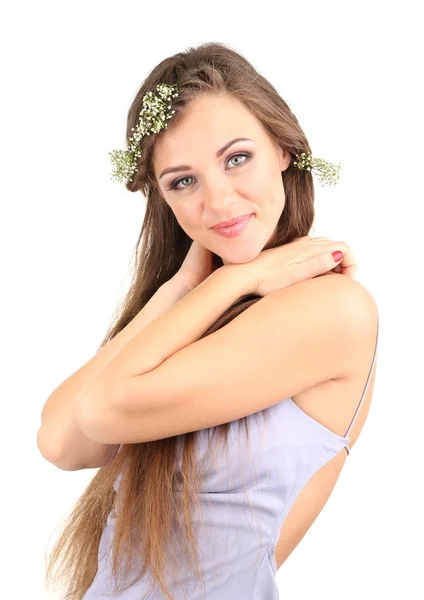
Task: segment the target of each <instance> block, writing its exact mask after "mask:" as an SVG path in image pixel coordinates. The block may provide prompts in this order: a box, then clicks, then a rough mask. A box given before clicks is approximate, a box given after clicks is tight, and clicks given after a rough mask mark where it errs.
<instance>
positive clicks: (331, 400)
mask: <svg viewBox="0 0 424 600" xmlns="http://www.w3.org/2000/svg"><path fill="white" fill-rule="evenodd" d="M332 274H334V275H336V277H326V276H322V277H319V278H318V280H321V282H320V284H319V285H317V283H318V280H310V281H311V284H310V285H308V286H304V288H306V287H308V288H309V290H308V292H306V293H308V294H309V298H310V299H312V298H313V297H314V292H317V293H318V295H320V294H322V297H325V296H326V294H327V293H334V294H335V295H336V297H338V298H339V299H344V301H345V302H346V306H347V313H346V317H347V318H349V321H350V322H351V323H352V326H350V325H349V326H348V327H347V328H346V329H345V330H344V335H345V339H346V343H348V338H347V336H348V335H352V336H353V339H355V340H356V341H355V347H354V348H352V347H351V348H350V352H349V369H348V370H347V371H346V373H345V375H344V376H343V377H339V378H333V379H330V380H328V381H324V382H321V383H318V384H316V385H314V386H311V387H310V388H308V389H306V390H302V391H301V392H300V393H298V394H295V395H293V396H292V400H293V402H294V403H295V404H296V405H297V406H298V407H299V408H300V409H301V410H302V411H303V412H305V413H306V414H307V415H309V416H310V417H312V418H313V419H314V420H315V421H318V422H319V423H321V424H322V425H324V427H326V428H327V429H329V430H330V431H332V432H334V433H336V434H337V435H341V436H344V435H345V434H346V431H347V429H348V426H349V424H350V423H351V421H352V418H353V416H354V414H355V412H356V410H357V407H358V405H359V402H360V400H361V397H362V395H363V394H365V395H364V399H363V403H362V406H361V410H360V411H359V414H358V416H357V419H356V421H355V424H354V426H353V428H352V430H351V431H350V433H349V438H350V440H351V443H350V447H352V446H353V445H354V444H355V442H356V440H357V439H358V437H359V435H360V433H361V430H362V428H363V426H364V423H365V420H366V418H367V416H368V412H369V410H370V405H371V401H372V397H373V391H374V382H375V377H376V370H377V360H374V358H375V353H376V350H377V339H378V308H377V304H376V302H375V300H374V298H373V296H372V295H371V294H370V292H369V291H368V290H367V289H366V288H365V287H364V286H363V285H362V284H361V283H359V282H358V281H355V280H353V279H350V278H348V277H345V276H343V275H338V274H337V273H332ZM314 281H315V284H314V283H312V282H314ZM305 291H306V290H305ZM349 332H351V334H350V333H349Z"/></svg>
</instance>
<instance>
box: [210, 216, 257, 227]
mask: <svg viewBox="0 0 424 600" xmlns="http://www.w3.org/2000/svg"><path fill="white" fill-rule="evenodd" d="M251 214H252V213H248V214H247V215H241V216H240V217H235V218H234V219H231V220H230V221H222V223H217V224H216V225H213V227H211V229H222V228H223V227H231V226H232V225H235V224H236V223H239V222H240V221H243V220H244V219H247V217H250V215H251Z"/></svg>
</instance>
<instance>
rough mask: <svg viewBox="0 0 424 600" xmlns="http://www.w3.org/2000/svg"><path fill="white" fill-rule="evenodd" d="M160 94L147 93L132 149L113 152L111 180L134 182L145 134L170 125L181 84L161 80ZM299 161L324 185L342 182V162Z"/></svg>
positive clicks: (306, 158) (299, 165)
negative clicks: (173, 100) (178, 87)
mask: <svg viewBox="0 0 424 600" xmlns="http://www.w3.org/2000/svg"><path fill="white" fill-rule="evenodd" d="M156 92H157V93H156V95H155V96H154V95H153V93H152V92H147V93H146V94H145V95H144V96H143V108H142V110H141V112H140V116H139V121H140V122H139V124H138V125H137V127H136V128H134V127H132V128H131V131H134V133H133V135H132V137H131V138H130V140H129V143H128V150H112V151H111V152H109V156H110V160H111V162H112V163H113V165H114V170H113V172H112V176H111V179H113V180H115V181H118V182H119V183H125V182H130V181H132V178H133V176H134V174H135V172H136V170H137V159H138V158H140V156H141V153H142V150H141V147H140V141H141V139H142V138H143V136H145V135H150V134H151V133H158V132H159V131H161V129H166V128H167V127H168V123H167V121H168V120H169V119H170V118H171V117H172V115H173V114H174V113H175V110H172V105H171V98H176V97H177V96H178V90H177V84H174V85H168V84H166V83H160V84H158V85H157V86H156ZM296 158H297V160H296V161H294V162H293V165H294V166H295V167H297V168H298V169H300V170H301V171H313V173H316V176H317V178H318V180H319V181H320V183H321V185H335V184H336V183H338V181H339V173H340V167H341V165H340V164H333V163H329V162H327V161H325V160H323V159H322V158H313V157H312V155H311V154H310V153H306V152H302V153H301V154H300V155H299V154H296Z"/></svg>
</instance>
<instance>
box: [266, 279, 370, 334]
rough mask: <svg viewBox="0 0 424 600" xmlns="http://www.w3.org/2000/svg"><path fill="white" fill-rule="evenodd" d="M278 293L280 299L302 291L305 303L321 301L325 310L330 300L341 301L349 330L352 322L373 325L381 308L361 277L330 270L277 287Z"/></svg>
mask: <svg viewBox="0 0 424 600" xmlns="http://www.w3.org/2000/svg"><path fill="white" fill-rule="evenodd" d="M273 295H274V296H275V297H276V299H277V302H278V301H279V300H280V299H282V298H287V297H288V295H293V296H297V295H301V296H303V298H304V301H305V304H309V303H310V302H318V303H320V305H321V307H322V309H323V310H325V306H326V303H327V304H328V305H334V303H337V304H338V306H339V309H338V310H340V311H342V313H343V314H344V315H345V317H346V318H347V322H346V325H347V330H345V332H346V333H348V332H349V325H351V326H352V327H355V326H357V325H359V326H362V327H364V328H365V329H367V325H369V326H370V327H371V329H373V324H374V323H375V320H376V315H377V312H378V308H377V304H376V301H375V299H374V297H373V296H372V294H371V293H370V292H369V290H367V288H366V287H365V286H364V285H363V284H362V283H360V282H359V281H357V280H355V279H352V278H350V277H347V276H346V275H341V274H339V273H334V271H330V272H329V273H325V274H324V275H321V276H318V277H315V278H313V279H307V280H305V281H302V282H300V283H297V284H295V285H293V286H290V287H288V288H283V289H281V290H277V291H276V292H274V293H273V294H271V296H273Z"/></svg>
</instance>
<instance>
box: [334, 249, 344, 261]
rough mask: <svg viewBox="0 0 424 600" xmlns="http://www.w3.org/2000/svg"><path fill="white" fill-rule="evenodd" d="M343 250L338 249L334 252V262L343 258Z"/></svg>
mask: <svg viewBox="0 0 424 600" xmlns="http://www.w3.org/2000/svg"><path fill="white" fill-rule="evenodd" d="M343 256H344V255H343V252H340V250H336V251H335V252H333V253H332V257H333V258H334V262H338V261H339V260H340V259H341V258H343Z"/></svg>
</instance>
